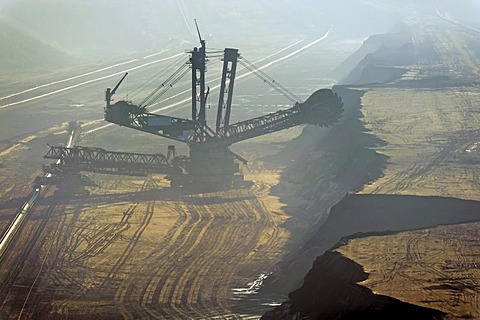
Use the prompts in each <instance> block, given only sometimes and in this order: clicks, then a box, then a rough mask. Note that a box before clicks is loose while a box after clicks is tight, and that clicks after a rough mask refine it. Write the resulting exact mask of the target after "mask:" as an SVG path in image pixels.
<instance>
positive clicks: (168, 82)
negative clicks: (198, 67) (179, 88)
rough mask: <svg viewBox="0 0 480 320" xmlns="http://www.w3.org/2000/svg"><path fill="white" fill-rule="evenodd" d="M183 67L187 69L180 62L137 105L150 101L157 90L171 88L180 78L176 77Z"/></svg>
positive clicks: (186, 67) (185, 65)
mask: <svg viewBox="0 0 480 320" xmlns="http://www.w3.org/2000/svg"><path fill="white" fill-rule="evenodd" d="M183 69H186V70H187V71H188V65H187V64H186V63H185V64H182V65H181V66H180V67H179V68H178V69H177V70H176V71H175V72H174V73H173V74H171V75H170V77H168V78H167V80H165V81H164V82H163V83H162V84H161V85H159V86H158V87H157V88H155V90H153V91H152V92H151V93H150V94H149V95H148V96H147V97H146V98H145V99H143V100H142V101H141V102H140V104H139V106H140V107H141V106H143V105H145V104H146V103H147V101H148V102H151V101H149V100H153V99H152V97H153V96H154V95H156V94H157V92H158V91H160V90H161V89H163V88H165V89H164V91H167V90H168V89H169V88H171V87H172V86H173V84H174V83H176V82H177V81H178V80H180V79H177V78H176V77H177V76H178V74H180V73H181V72H182V71H183ZM185 73H186V72H183V74H182V75H181V76H182V77H183V76H184V75H185ZM174 81H175V82H174ZM172 82H174V83H172ZM149 104H150V103H149Z"/></svg>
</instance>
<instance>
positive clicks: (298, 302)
mask: <svg viewBox="0 0 480 320" xmlns="http://www.w3.org/2000/svg"><path fill="white" fill-rule="evenodd" d="M410 32H411V40H405V39H404V38H402V37H397V35H394V36H393V37H391V38H388V36H387V38H388V39H389V40H387V42H386V44H385V45H384V46H383V48H382V49H380V50H378V51H377V52H375V54H373V55H371V56H370V57H369V59H370V60H368V59H366V62H365V61H363V65H362V67H363V68H364V69H363V70H357V71H356V72H357V74H356V77H355V79H357V80H358V82H357V83H356V85H355V86H354V88H356V89H358V90H363V91H364V93H363V95H362V98H361V109H360V110H361V112H362V115H363V116H362V117H361V119H360V120H361V121H362V123H363V124H364V126H365V128H366V129H367V130H368V134H371V135H372V136H374V137H375V138H378V139H379V140H380V141H383V143H379V144H377V145H376V146H375V147H373V148H372V149H373V150H375V151H376V152H378V153H379V154H381V155H383V156H384V157H386V159H387V160H386V164H385V167H384V170H383V172H382V174H381V175H380V176H379V177H377V178H375V179H374V180H372V181H371V182H370V183H368V184H366V185H365V186H363V187H362V188H360V190H356V191H355V192H351V193H358V194H359V195H358V196H355V195H354V196H351V197H347V198H345V199H344V200H343V201H342V202H340V203H339V204H338V205H336V206H335V207H334V208H333V209H332V211H331V214H330V216H329V218H328V220H327V221H326V223H325V224H324V225H323V226H322V227H321V228H320V229H319V230H318V232H317V233H316V234H315V235H314V236H313V237H312V239H311V240H310V241H309V242H307V244H306V245H305V246H304V248H303V250H302V251H301V252H299V253H298V254H297V255H296V256H293V257H291V258H290V260H288V261H289V263H290V264H291V265H294V266H295V268H297V267H299V268H302V266H303V265H304V262H303V263H302V262H301V261H302V259H304V261H306V260H308V258H310V259H311V260H310V261H313V256H319V257H318V259H320V260H322V259H327V260H328V259H329V258H328V257H330V256H329V252H328V250H329V249H330V248H331V247H332V246H333V245H334V244H335V243H337V247H339V248H337V249H336V250H337V251H338V252H340V253H342V254H344V256H345V257H346V258H347V259H346V260H345V261H344V262H339V261H336V263H338V265H337V267H339V268H341V266H342V265H343V266H344V267H348V264H349V263H350V262H351V261H352V260H353V262H355V263H358V264H359V265H361V266H363V268H364V270H365V272H366V273H368V274H369V275H366V276H365V279H366V280H365V279H359V278H357V279H353V278H352V281H353V282H359V284H360V285H362V286H364V288H368V289H370V290H371V292H370V290H368V291H367V292H364V293H363V294H362V295H359V296H356V298H355V297H353V296H350V298H351V299H360V300H363V304H359V305H357V306H356V308H357V309H355V308H352V309H351V311H352V312H353V313H352V314H350V315H351V316H354V315H355V312H359V311H362V310H370V311H375V310H378V308H377V309H375V308H374V307H372V305H370V302H369V301H370V299H371V297H372V296H371V295H372V292H373V293H374V294H377V295H379V296H388V297H390V298H394V299H398V300H399V301H404V302H408V303H411V304H414V305H419V306H422V307H426V308H432V309H436V310H440V311H442V312H444V313H446V314H450V315H451V316H452V317H460V318H476V317H478V316H479V310H480V309H479V301H480V300H479V299H480V295H479V292H480V290H479V273H478V267H479V266H478V261H477V260H478V254H479V252H480V251H479V247H478V235H479V233H478V230H479V224H478V222H476V221H478V219H479V215H478V213H479V211H478V202H477V201H478V200H480V186H479V183H480V182H479V173H480V171H479V166H478V164H479V161H480V154H479V152H480V151H479V142H480V130H479V128H480V113H479V112H480V109H479V106H480V89H479V86H478V81H479V74H478V70H479V66H480V59H479V57H480V54H479V52H478V49H475V48H477V44H478V41H479V40H478V39H479V34H478V33H477V32H473V31H472V30H470V29H468V28H463V27H462V26H461V25H457V24H451V23H449V22H448V21H435V19H428V18H427V19H423V20H422V21H416V22H415V23H414V24H413V26H412V28H411V30H410ZM392 39H393V40H392ZM399 39H400V40H399ZM388 41H391V42H393V44H395V43H397V45H398V46H399V47H395V45H392V43H389V42H388ZM401 41H406V42H405V43H404V44H403V45H402V42H401ZM392 48H393V49H392ZM397 49H398V50H397ZM399 52H400V53H399ZM392 68H393V69H392ZM392 70H395V72H392ZM399 70H401V71H402V72H403V73H401V75H400V76H399V75H398V72H399ZM377 72H378V74H377ZM389 72H390V74H389ZM375 77H377V78H375ZM379 77H380V79H381V80H378V83H370V82H377V81H375V79H379ZM372 79H373V80H372ZM387 79H388V80H387ZM362 80H363V81H365V82H366V83H362ZM380 82H385V83H380ZM401 196H404V198H402V197H401ZM418 196H421V197H418ZM459 199H465V200H467V202H459V201H460V200H459ZM471 200H475V201H471ZM467 203H468V205H467V206H470V205H472V207H471V212H470V216H468V217H466V216H465V215H464V214H465V212H464V209H465V205H466V204H467ZM471 221H475V222H471ZM438 225H442V226H438ZM436 226H438V227H436ZM403 230H415V231H408V232H401V233H397V232H398V231H403ZM372 233H373V234H374V235H371V234H372ZM378 233H381V234H383V235H381V236H380V235H378ZM349 236H351V237H352V238H354V239H350V240H348V241H347V240H345V239H344V240H342V241H340V239H342V237H349ZM344 244H345V246H342V245H344ZM325 250H327V253H326V254H325V256H322V254H323V253H324V252H325ZM349 259H351V260H349ZM348 261H350V262H348ZM315 263H316V262H315ZM315 268H316V267H315V264H314V267H313V269H312V270H311V272H312V273H313V272H314V270H315ZM287 269H288V267H287ZM288 270H292V268H290V269H288ZM318 272H320V273H321V272H324V271H321V270H319V271H318ZM287 273H288V272H285V274H283V275H280V277H279V281H280V282H282V283H285V284H286V285H288V286H289V287H292V283H289V280H291V279H292V278H293V279H294V280H295V278H294V277H288V275H286V274H287ZM347 273H348V272H347ZM309 277H314V278H309ZM315 277H320V278H321V277H322V276H321V275H320V274H317V275H316V276H315V275H313V274H311V273H309V274H308V275H307V277H306V278H305V279H304V283H303V285H301V283H300V281H299V282H297V286H296V288H300V289H298V290H297V291H292V293H291V294H290V295H289V298H290V299H288V300H287V301H286V302H285V303H284V304H283V305H282V306H281V307H279V308H278V309H275V311H274V312H272V313H270V314H269V315H268V316H270V317H272V315H273V318H275V316H278V315H280V314H282V315H288V316H285V317H284V318H285V319H289V317H290V318H291V317H293V316H294V315H295V316H299V317H301V316H308V317H313V318H317V316H318V315H321V316H318V319H324V318H328V319H330V318H329V317H331V318H332V319H339V318H341V316H342V313H341V312H340V311H338V313H336V314H331V313H329V312H331V310H329V309H328V308H327V307H325V306H324V305H322V304H319V306H318V308H314V307H311V306H306V305H302V299H301V297H300V296H299V292H304V293H306V292H307V293H306V294H307V295H308V297H309V299H311V300H312V301H317V302H318V301H323V300H324V298H323V296H322V294H323V293H322V292H323V291H322V290H318V291H315V290H312V291H308V288H311V286H312V284H311V283H308V281H309V279H317V278H315ZM337 277H338V281H339V283H338V285H341V283H340V282H342V281H343V280H344V278H343V275H338V276H337ZM345 277H349V275H348V274H346V275H345ZM322 279H323V278H322ZM342 279H343V280H342ZM297 281H298V280H297ZM313 281H317V280H313ZM322 281H327V282H328V279H323V280H322ZM315 283H316V282H315ZM317 287H318V286H317ZM320 287H322V286H320ZM327 287H328V286H325V288H327ZM334 287H335V285H333V286H332V288H334ZM274 289H276V288H275V287H274ZM293 289H295V287H294V288H293ZM332 290H333V289H332ZM345 290H346V291H342V292H337V293H338V296H337V298H338V299H337V302H338V301H340V300H341V299H344V296H343V295H344V294H347V291H348V289H345ZM308 292H309V293H308ZM337 293H335V294H337ZM308 301H310V300H308ZM355 301H357V300H355ZM351 306H352V305H350V307H351ZM324 307H325V308H324ZM344 307H345V306H344ZM369 308H370V309H369ZM338 310H341V309H338ZM345 310H347V309H344V311H345ZM394 315H395V313H393V314H392V315H390V316H394ZM343 316H345V317H346V318H348V316H349V314H346V315H345V314H343ZM377 316H379V315H377ZM397 316H398V314H397ZM267 318H268V317H267ZM273 318H272V319H273ZM380 318H382V317H381V316H380ZM399 318H402V317H399ZM420 318H421V317H420ZM425 319H430V318H429V317H425Z"/></svg>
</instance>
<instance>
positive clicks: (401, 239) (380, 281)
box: [338, 223, 480, 318]
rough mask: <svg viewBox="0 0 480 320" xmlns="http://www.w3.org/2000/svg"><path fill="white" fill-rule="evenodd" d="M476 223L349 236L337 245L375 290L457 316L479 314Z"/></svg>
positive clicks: (367, 283)
mask: <svg viewBox="0 0 480 320" xmlns="http://www.w3.org/2000/svg"><path fill="white" fill-rule="evenodd" d="M479 228H480V223H467V224H458V225H448V226H439V227H435V228H431V229H420V230H415V231H407V232H401V233H398V234H395V235H388V236H372V237H366V238H358V239H352V240H350V241H349V242H348V244H347V245H344V246H342V247H340V248H339V249H338V251H339V252H340V253H342V254H343V255H345V256H346V257H348V258H350V259H352V260H354V261H355V262H357V263H359V264H360V265H362V266H363V268H364V270H365V272H367V273H368V279H366V280H365V281H362V282H360V284H361V285H363V286H365V287H367V288H370V289H371V290H372V291H373V292H375V293H377V294H383V295H386V296H390V297H395V298H397V299H400V300H401V301H405V302H410V303H413V304H416V305H421V306H426V307H429V308H434V309H437V310H441V311H443V312H446V313H448V314H451V315H453V316H456V317H462V318H476V317H479V316H480V294H479V292H480V266H479V261H480V260H479V252H480V251H479V250H480V240H479V230H480V229H479Z"/></svg>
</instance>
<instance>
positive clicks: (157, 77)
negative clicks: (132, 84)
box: [131, 55, 185, 98]
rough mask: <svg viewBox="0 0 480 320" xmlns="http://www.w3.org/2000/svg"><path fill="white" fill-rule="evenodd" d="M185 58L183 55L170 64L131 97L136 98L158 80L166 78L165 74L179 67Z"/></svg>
mask: <svg viewBox="0 0 480 320" xmlns="http://www.w3.org/2000/svg"><path fill="white" fill-rule="evenodd" d="M184 59H185V57H184V56H183V55H181V56H179V57H178V58H177V59H176V60H174V61H173V62H172V63H171V64H169V65H168V66H167V67H166V68H163V69H161V70H160V71H159V72H157V73H156V74H154V75H153V76H152V77H150V79H148V80H147V81H145V82H144V83H142V84H140V85H139V86H138V87H137V88H135V90H133V91H132V94H131V97H132V98H133V97H135V96H136V95H137V94H139V93H140V92H142V91H143V90H144V89H146V88H147V87H149V86H151V85H152V84H153V83H154V82H155V81H156V80H158V79H160V78H162V77H163V76H165V74H166V73H167V72H169V71H170V70H171V69H172V68H173V67H174V66H176V65H178V63H179V62H180V61H181V60H184Z"/></svg>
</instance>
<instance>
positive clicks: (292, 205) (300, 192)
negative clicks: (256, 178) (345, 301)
mask: <svg viewBox="0 0 480 320" xmlns="http://www.w3.org/2000/svg"><path fill="white" fill-rule="evenodd" d="M334 90H335V91H336V92H337V93H338V94H339V95H340V96H341V97H342V100H343V102H344V109H345V111H344V118H343V120H342V122H341V123H339V124H338V125H337V126H335V127H333V128H331V129H329V130H328V131H326V132H325V131H323V132H317V131H315V128H312V129H310V130H309V127H307V128H305V130H304V132H303V133H302V135H301V136H300V137H299V138H298V140H303V141H298V142H305V141H306V140H307V138H308V137H306V136H308V135H310V136H313V135H314V134H317V136H314V138H316V140H314V143H313V144H312V145H311V146H310V150H307V151H304V150H303V152H299V156H298V157H297V158H295V160H294V161H293V162H291V163H293V164H292V165H290V166H287V167H286V169H285V170H284V172H283V173H282V176H281V182H280V184H279V185H278V186H277V187H276V189H275V190H274V192H275V193H276V195H278V196H280V197H281V201H282V202H283V203H288V204H289V205H288V206H287V207H286V208H285V209H284V210H285V211H286V212H288V213H289V215H290V217H291V218H290V219H289V220H287V222H286V223H285V227H287V228H288V229H289V230H292V233H293V234H292V243H291V245H292V253H291V254H290V255H289V256H288V257H286V259H284V261H283V262H282V263H281V264H280V265H279V267H278V270H279V271H278V272H277V273H276V274H274V275H272V276H271V277H269V279H268V280H267V283H266V286H265V288H264V290H265V291H273V292H283V293H288V292H291V291H292V290H295V289H297V288H298V287H299V286H300V285H301V281H302V277H303V276H304V275H305V274H306V273H307V272H308V270H309V269H310V268H311V265H312V262H313V261H314V260H315V258H316V257H317V256H318V255H320V254H322V253H323V252H324V251H325V249H324V250H323V251H321V250H317V249H316V248H313V249H312V248H307V247H306V246H305V244H307V243H308V241H309V239H310V238H311V237H312V236H313V235H314V234H315V232H316V231H317V230H318V228H319V227H320V226H321V225H322V224H323V223H325V221H326V219H327V217H328V213H329V211H330V208H331V207H332V206H333V205H335V204H336V203H338V202H339V201H341V199H342V198H343V197H344V196H345V195H346V194H348V193H349V192H352V191H355V190H359V189H361V188H362V186H363V185H364V184H366V183H369V182H370V181H373V180H375V179H377V178H378V177H379V176H380V175H381V174H382V171H383V168H384V166H385V163H386V161H387V159H388V157H386V156H384V155H381V154H379V153H377V152H375V151H374V150H373V148H375V147H377V146H379V145H382V144H383V141H382V140H380V139H378V138H375V137H373V136H371V135H370V134H369V133H368V132H367V131H366V129H365V127H364V125H363V123H362V122H361V121H360V119H361V117H362V113H361V111H360V101H361V97H362V95H363V93H364V92H363V91H361V90H352V89H349V88H346V87H341V86H338V87H334ZM311 139H313V138H311ZM296 142H297V141H295V140H294V141H293V143H291V144H290V146H287V148H286V149H285V150H286V153H287V154H290V155H291V154H292V153H295V151H294V150H292V148H293V146H295V145H299V144H300V143H296ZM283 156H285V157H286V156H287V155H283V154H280V155H277V156H276V157H277V160H278V159H279V158H281V157H283ZM299 248H300V249H299ZM302 248H303V249H302ZM327 249H328V248H327ZM292 270H294V271H295V272H292Z"/></svg>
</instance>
